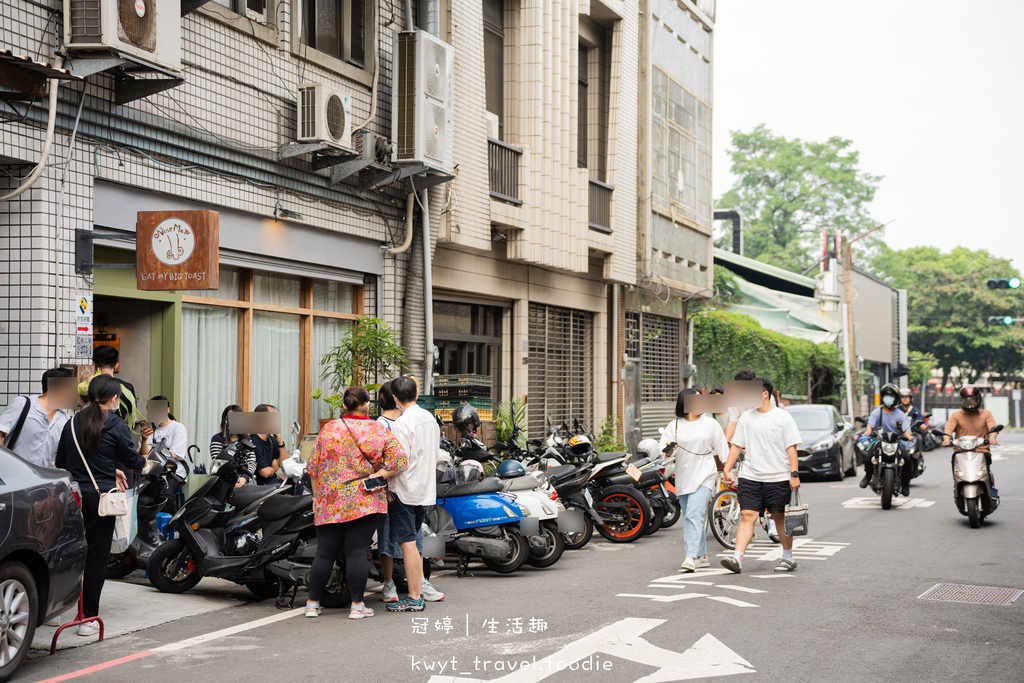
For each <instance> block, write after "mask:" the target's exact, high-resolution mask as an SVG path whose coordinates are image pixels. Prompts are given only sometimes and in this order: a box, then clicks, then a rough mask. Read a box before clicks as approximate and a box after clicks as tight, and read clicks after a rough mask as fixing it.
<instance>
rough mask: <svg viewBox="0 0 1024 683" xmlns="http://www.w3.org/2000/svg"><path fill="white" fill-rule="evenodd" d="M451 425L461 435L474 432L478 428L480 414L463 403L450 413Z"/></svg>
mask: <svg viewBox="0 0 1024 683" xmlns="http://www.w3.org/2000/svg"><path fill="white" fill-rule="evenodd" d="M452 424H454V425H455V428H456V429H458V430H459V432H460V433H462V434H468V433H469V432H475V431H476V430H477V429H479V428H480V413H478V412H476V408H474V407H473V406H471V405H469V404H468V403H463V404H462V405H460V406H459V407H458V408H456V409H455V410H454V411H452Z"/></svg>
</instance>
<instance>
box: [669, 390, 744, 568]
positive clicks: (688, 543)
mask: <svg viewBox="0 0 1024 683" xmlns="http://www.w3.org/2000/svg"><path fill="white" fill-rule="evenodd" d="M698 394H700V392H699V391H697V390H696V389H683V390H682V391H680V392H679V396H678V397H677V398H676V419H675V420H673V421H672V422H669V423H668V426H666V427H665V429H664V431H663V432H662V436H661V447H662V449H663V450H664V449H665V448H666V447H668V446H669V445H674V449H673V450H672V451H671V452H670V453H668V455H669V456H673V455H674V456H675V459H676V471H675V475H676V495H677V496H678V497H679V506H680V507H681V508H682V510H683V548H684V551H685V553H686V557H685V559H684V560H683V564H682V566H681V567H680V568H681V569H682V570H683V571H684V572H692V571H694V570H696V569H699V568H701V567H707V566H709V563H708V550H707V531H706V519H705V518H706V515H707V509H708V501H710V500H711V495H712V493H713V489H714V486H715V475H716V474H717V472H718V468H717V466H716V465H715V456H716V455H717V456H718V457H719V458H721V459H723V460H724V459H725V458H726V457H727V456H728V453H729V445H728V443H727V442H726V440H725V432H723V431H722V426H721V425H720V424H718V422H717V421H715V420H714V419H713V418H710V417H708V416H706V415H704V414H702V413H699V412H697V411H695V410H692V409H689V408H687V407H686V406H685V405H684V402H685V400H686V397H687V396H696V395H698Z"/></svg>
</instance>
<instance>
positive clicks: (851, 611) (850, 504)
mask: <svg viewBox="0 0 1024 683" xmlns="http://www.w3.org/2000/svg"><path fill="white" fill-rule="evenodd" d="M1001 441H1002V442H1003V444H1005V445H1004V446H1003V447H1002V449H1001V450H1000V451H997V452H996V458H997V459H996V461H995V463H994V466H993V470H994V472H995V474H996V482H997V485H998V486H999V489H1000V491H1001V494H1002V504H1001V506H1000V508H999V510H998V511H997V512H996V513H995V514H994V515H993V517H992V518H991V519H990V520H989V521H987V522H986V523H985V524H984V526H983V527H982V528H981V529H977V530H972V529H970V528H969V526H968V524H967V521H966V518H964V517H962V516H961V515H960V514H959V513H958V512H957V511H956V509H955V506H954V504H953V501H952V493H951V491H952V484H951V481H952V480H951V476H950V472H949V464H948V463H949V451H948V450H938V451H934V452H932V453H930V454H927V462H928V463H929V466H928V469H927V471H926V472H925V473H924V475H923V476H922V477H919V478H918V479H916V480H914V485H913V487H912V491H911V500H909V501H907V502H905V503H904V504H903V505H902V506H901V507H899V508H895V509H892V510H888V511H885V510H882V509H881V508H880V506H878V505H877V497H876V496H875V495H874V494H872V493H871V492H870V490H867V491H865V490H862V489H860V488H858V487H857V478H847V479H846V480H845V481H844V482H843V483H841V484H840V483H830V482H805V489H804V498H805V502H808V503H809V504H810V506H811V517H810V531H811V533H810V535H809V537H807V538H805V539H802V541H803V543H804V544H805V545H803V546H802V547H799V546H798V548H797V552H796V556H797V559H798V562H799V568H798V570H797V571H796V572H795V573H794V574H793V575H787V576H777V575H773V574H772V573H771V568H772V567H773V566H774V565H773V563H772V562H771V558H772V557H776V556H777V555H778V552H777V551H776V550H775V548H776V546H772V545H770V544H767V543H758V544H757V545H756V546H755V552H751V553H748V556H747V559H746V560H745V562H744V573H743V574H742V575H733V574H724V573H721V572H720V571H717V570H716V567H717V558H716V561H714V562H713V563H712V564H713V566H712V569H711V570H704V571H701V572H698V573H697V574H690V575H682V574H679V573H678V571H677V570H678V568H679V563H680V562H681V561H682V558H683V545H682V524H681V523H680V524H677V525H676V526H675V527H673V528H672V529H669V530H665V531H661V532H659V533H657V534H655V535H654V536H651V537H649V538H645V539H642V540H641V541H639V542H637V543H633V544H629V545H613V544H609V543H607V542H605V541H603V540H602V539H600V537H599V536H597V535H596V534H595V540H594V541H592V542H591V543H590V545H588V546H587V547H586V548H585V549H583V550H580V551H575V552H572V551H570V552H567V553H566V555H565V556H564V557H563V559H562V560H561V561H560V562H559V563H558V564H557V565H555V566H554V567H551V568H548V569H544V570H534V569H527V570H524V571H521V572H519V573H517V574H514V575H512V576H498V575H496V574H493V573H492V572H489V571H487V570H486V569H484V568H482V567H481V568H478V569H475V570H474V571H473V576H470V577H466V578H457V577H456V576H454V575H453V574H451V573H445V572H441V574H440V575H439V576H436V577H435V581H434V584H435V585H436V586H437V587H438V588H439V589H441V590H442V591H444V592H445V593H446V594H447V598H446V600H445V601H444V602H442V603H434V604H428V605H427V610H426V611H425V612H423V613H421V614H419V615H409V614H401V615H400V614H391V613H387V612H385V611H384V610H383V609H382V607H383V606H382V605H381V604H380V603H379V602H378V601H377V598H376V597H374V598H373V599H371V601H370V602H369V604H370V605H371V606H378V607H379V609H378V613H377V616H376V617H374V618H373V619H370V620H363V621H351V620H349V619H347V616H348V611H347V610H344V611H333V612H332V611H325V613H324V614H323V616H321V617H320V618H319V619H317V620H312V619H304V618H303V617H302V616H301V614H300V613H298V612H294V613H293V612H288V611H280V610H277V609H275V608H274V606H273V603H272V601H262V602H259V601H255V602H248V603H246V604H232V606H230V607H226V608H225V609H222V610H219V611H216V612H213V613H208V614H204V615H200V616H195V617H190V618H185V619H180V620H178V621H173V622H170V623H166V624H163V625H161V626H158V627H154V628H150V629H147V630H143V631H139V632H136V633H131V634H128V635H124V636H121V637H117V638H113V639H110V640H108V641H107V642H104V643H98V644H94V645H88V646H85V647H81V648H76V649H74V650H68V651H64V652H59V653H58V654H57V655H56V656H53V657H49V656H45V655H37V654H33V655H32V657H31V658H30V659H29V660H28V661H27V662H26V664H25V665H24V666H23V667H22V669H21V671H20V672H19V675H18V676H17V680H25V681H39V680H46V679H50V678H52V677H57V676H65V675H74V674H75V673H76V672H79V671H81V670H83V669H88V668H89V667H96V666H102V665H104V664H108V663H111V662H113V663H114V664H113V665H112V666H109V667H107V668H103V669H102V670H98V671H94V672H93V673H88V674H85V675H83V676H81V679H82V680H104V681H138V680H150V681H190V680H191V681H200V680H207V679H208V680H217V681H250V680H272V679H274V678H281V679H285V680H326V679H333V680H344V681H348V680H362V681H410V682H420V681H424V682H425V681H429V680H431V677H432V676H435V678H434V679H433V683H442V681H454V680H462V681H465V680H486V681H493V680H503V681H513V680H514V681H540V680H544V681H549V682H550V683H561V682H565V681H588V682H589V681H595V682H598V681H600V682H604V681H609V682H611V681H615V682H622V681H641V680H642V681H645V682H649V683H654V682H655V681H673V680H688V679H696V678H702V677H707V676H728V675H740V676H743V677H744V680H764V681H778V680H795V681H823V680H827V681H883V680H884V681H892V680H901V681H967V680H980V679H985V680H992V681H1020V680H1022V679H1024V673H1022V671H1024V654H1022V653H1024V648H1022V644H1024V598H1021V599H1020V600H1017V602H1016V603H1014V604H1012V605H1010V606H994V605H984V604H964V603H958V602H942V601H929V600H922V599H919V597H918V596H920V595H921V594H922V593H924V592H925V591H926V590H928V589H929V588H931V587H932V586H934V585H935V584H937V583H956V584H969V585H973V586H991V587H1002V588H1016V589H1024V571H1022V570H1021V566H1022V563H1024V545H1022V544H1021V542H1020V524H1019V520H1020V519H1021V516H1022V513H1024V434H1019V433H1018V434H1007V435H1004V436H1003V438H1002V439H1001ZM858 478H859V477H858ZM897 500H899V499H897ZM761 536H762V537H763V533H762V534H761ZM719 552H724V551H723V549H721V548H720V547H719V546H718V544H717V543H716V542H715V541H714V539H713V538H712V539H710V540H709V553H710V554H716V553H719ZM764 553H767V558H765V559H758V557H757V555H759V554H761V555H763V554H764ZM773 553H774V554H773ZM681 581H685V582H688V583H681ZM204 585H205V582H204V584H201V585H200V589H202V587H203V586H204ZM232 594H233V595H234V596H235V597H237V596H238V595H239V594H238V593H234V592H233V593H232ZM243 594H244V593H243ZM140 608H141V607H140ZM102 616H104V617H106V618H107V619H108V621H110V622H115V621H116V620H117V619H118V618H119V617H118V615H117V614H104V615H102ZM416 618H419V619H424V618H425V621H421V622H419V624H421V625H422V626H421V628H423V630H424V631H425V632H423V633H417V632H415V627H416V626H417V624H416V623H414V621H413V620H414V619H416ZM273 619H277V620H276V621H271V622H270V623H261V622H259V620H273ZM517 620H519V621H517ZM254 622H257V623H255V624H254ZM224 629H236V630H234V631H229V632H228V633H218V632H219V631H222V630H224ZM492 630H493V633H492V632H491V631H492ZM207 634H212V636H210V637H209V638H208V639H206V638H203V637H202V636H205V635H207ZM68 637H70V638H74V637H76V636H68ZM189 639H191V640H189ZM160 647H163V648H165V649H163V650H160V651H157V652H153V651H154V650H155V649H156V648H160ZM147 653H148V654H147ZM133 657H134V658H133ZM122 658H124V659H122ZM524 661H525V662H526V665H525V666H526V668H521V667H523V666H524V664H523V662H524ZM427 667H433V668H432V670H431V669H429V668H427ZM442 667H443V669H442ZM513 667H514V668H515V669H516V671H515V673H514V674H510V673H509V670H510V669H512V668H513ZM63 680H67V679H66V678H65V679H63Z"/></svg>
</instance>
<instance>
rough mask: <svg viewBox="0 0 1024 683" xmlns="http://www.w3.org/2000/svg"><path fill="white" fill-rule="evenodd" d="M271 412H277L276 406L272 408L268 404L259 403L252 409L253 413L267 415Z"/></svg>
mask: <svg viewBox="0 0 1024 683" xmlns="http://www.w3.org/2000/svg"><path fill="white" fill-rule="evenodd" d="M271 410H277V406H272V405H270V404H269V403H261V404H259V405H258V406H256V408H255V409H253V411H252V412H254V413H269V412H270V411H271Z"/></svg>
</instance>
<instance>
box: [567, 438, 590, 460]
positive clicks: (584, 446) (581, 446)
mask: <svg viewBox="0 0 1024 683" xmlns="http://www.w3.org/2000/svg"><path fill="white" fill-rule="evenodd" d="M569 452H570V453H572V454H573V455H575V456H576V457H585V456H588V455H590V454H591V453H593V452H594V444H592V443H590V439H589V438H588V437H587V436H586V435H585V434H574V435H573V436H572V437H570V438H569Z"/></svg>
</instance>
